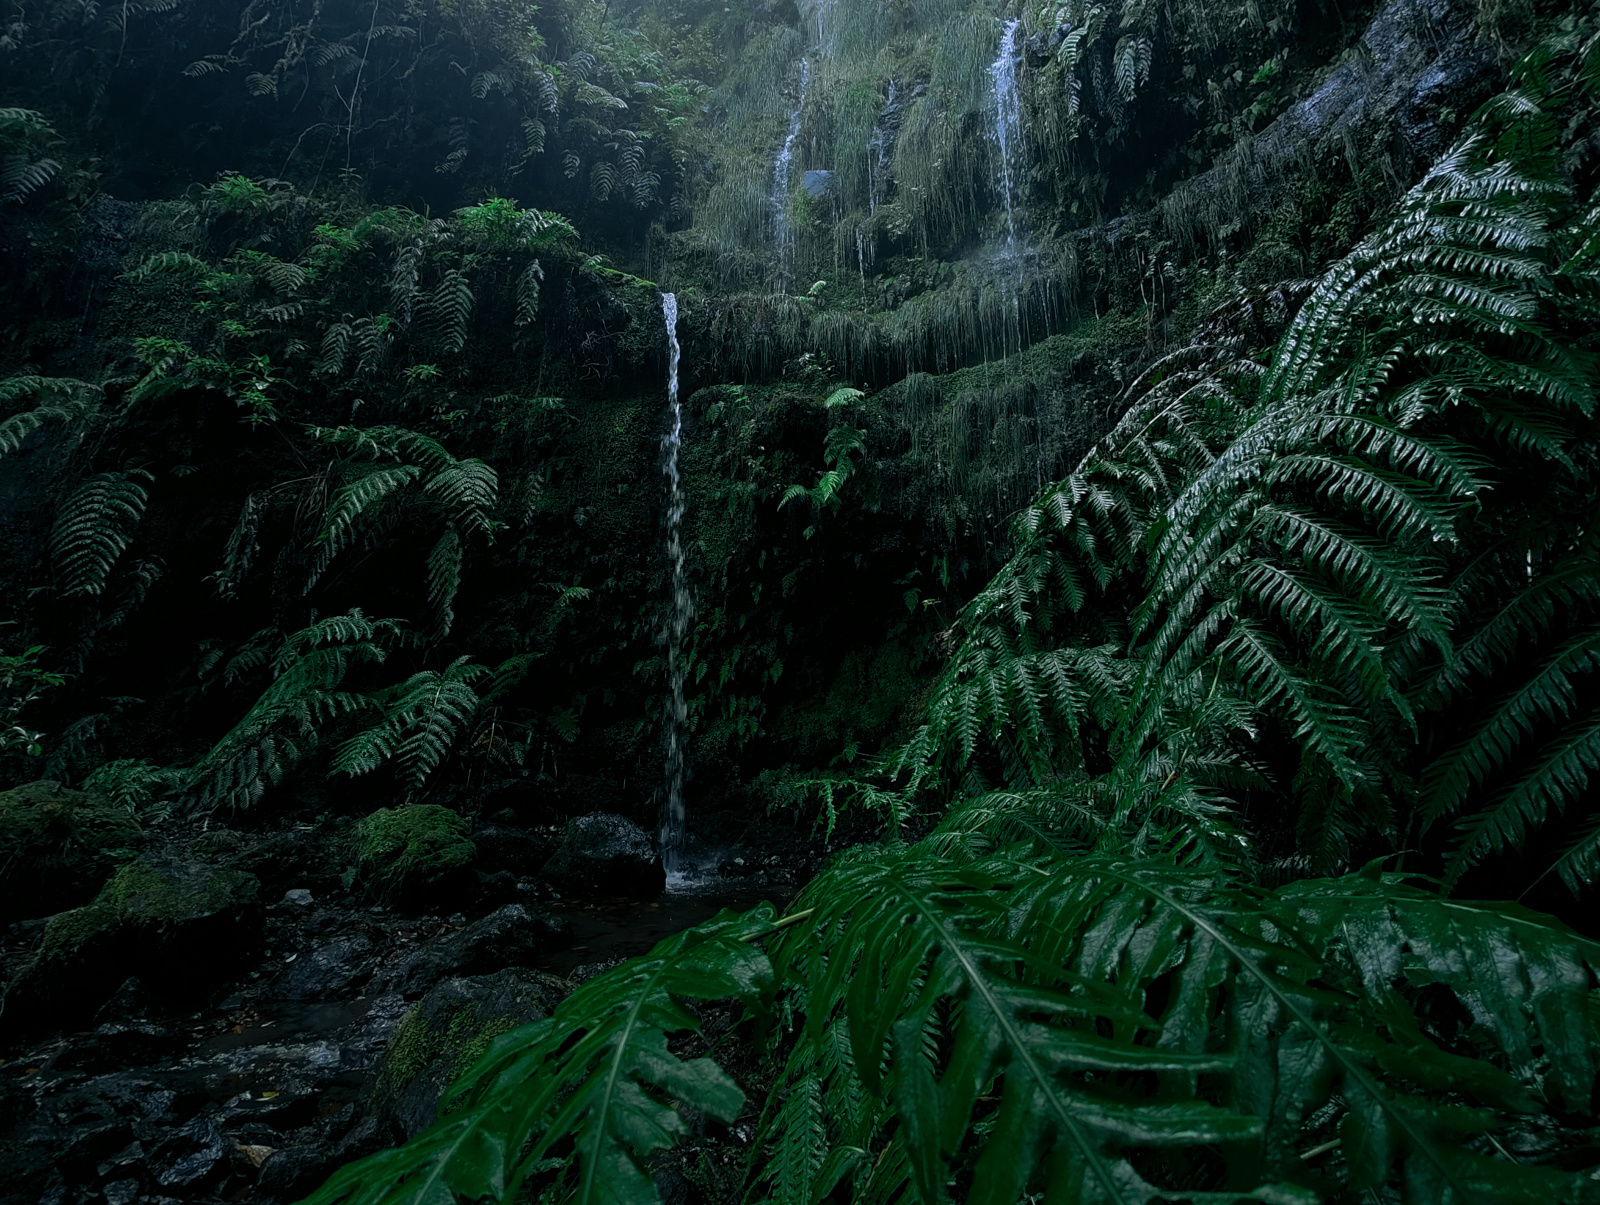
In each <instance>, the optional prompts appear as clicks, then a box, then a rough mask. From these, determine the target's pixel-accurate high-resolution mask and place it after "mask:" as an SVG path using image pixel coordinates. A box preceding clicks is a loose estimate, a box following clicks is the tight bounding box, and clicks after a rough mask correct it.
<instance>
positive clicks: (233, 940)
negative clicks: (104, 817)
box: [3, 855, 262, 1029]
mask: <svg viewBox="0 0 1600 1205" xmlns="http://www.w3.org/2000/svg"><path fill="white" fill-rule="evenodd" d="M261 919H262V909H261V906H260V900H259V899H258V895H257V890H256V880H255V878H254V877H253V876H251V875H248V874H246V873H245V872H243V871H240V870H231V869H222V868H218V867H215V866H207V865H204V864H201V863H195V862H188V861H184V860H170V859H163V858H160V857H157V856H153V855H152V856H147V857H144V858H140V859H139V860H137V861H134V862H130V863H128V864H127V865H126V866H124V867H122V869H120V870H119V871H117V873H116V874H115V875H114V876H113V877H112V879H111V881H110V882H108V883H107V884H106V885H105V886H104V887H103V888H101V890H100V893H99V894H98V895H97V896H95V898H94V901H93V902H92V903H89V904H86V905H84V906H83V907H82V908H74V909H72V910H70V911H67V912H62V913H59V914H57V915H56V916H54V917H52V918H51V919H50V922H49V924H47V925H46V926H45V927H44V934H43V936H42V937H41V938H40V941H39V946H38V948H37V949H36V950H35V951H34V954H33V956H32V958H31V959H29V961H28V962H27V963H26V964H24V966H23V967H22V968H21V970H20V971H18V973H17V976H16V978H14V979H13V980H12V982H11V984H10V985H9V986H8V987H7V989H6V995H5V1012H4V1018H3V1020H4V1024H5V1026H6V1028H7V1029H12V1028H14V1027H17V1026H22V1027H26V1026H28V1025H31V1024H38V1023H40V1022H49V1023H50V1024H52V1025H61V1024H67V1023H69V1022H73V1021H75V1020H77V1019H80V1018H86V1017H89V1016H92V1015H93V1014H94V1012H95V1011H96V1010H97V1009H98V1008H99V1007H100V1006H101V1005H102V1004H103V1003H104V1002H105V1001H106V1000H107V998H108V997H109V996H110V995H111V994H112V992H113V991H115V990H116V988H117V986H118V985H119V984H121V983H122V982H123V981H125V980H126V979H128V978H129V977H130V976H133V975H135V974H137V975H139V976H140V977H141V978H142V979H143V980H144V982H145V983H146V985H148V986H149V987H150V988H151V989H152V990H153V991H156V992H158V993H159V994H160V995H162V996H164V997H167V998H170V999H174V1000H177V999H182V998H184V997H188V996H192V995H194V994H196V993H200V992H204V991H205V990H206V989H207V988H209V987H210V986H212V985H213V984H215V983H217V982H220V981H221V980H222V979H224V978H226V977H227V976H228V974H229V973H230V972H231V971H233V970H234V969H235V968H236V967H238V966H240V965H241V964H243V963H244V962H245V961H246V960H247V959H248V958H249V957H250V956H251V954H253V953H254V951H255V948H256V946H257V945H258V943H259V937H260V930H261Z"/></svg>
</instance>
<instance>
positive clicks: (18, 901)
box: [0, 782, 144, 921]
mask: <svg viewBox="0 0 1600 1205" xmlns="http://www.w3.org/2000/svg"><path fill="white" fill-rule="evenodd" d="M143 838H144V833H143V831H142V830H141V829H140V827H139V824H138V822H137V821H135V820H134V819H133V817H132V816H129V815H128V814H127V813H126V812H124V811H122V810H120V809H118V808H116V807H113V806H111V805H110V804H108V803H106V801H105V800H103V799H101V798H100V797H98V796H96V795H89V794H85V793H84V792H81V791H68V790H63V789H62V788H61V787H60V786H58V785H57V784H56V783H53V782H31V783H28V784H26V785H25V786H20V787H16V788H14V789H12V790H10V791H4V792H0V920H8V921H9V920H18V919H21V918H23V917H29V916H48V915H50V914H51V913H54V912H59V911H60V910H61V909H63V908H70V907H72V906H73V905H75V904H81V903H83V902H84V901H85V900H88V899H91V898H93V896H94V894H95V892H96V891H97V890H98V889H99V888H100V886H101V885H102V884H103V883H104V882H105V881H106V878H107V876H108V875H110V874H111V872H112V870H113V869H114V868H115V867H116V866H117V864H118V863H119V862H122V861H126V860H127V859H128V858H130V857H132V856H133V854H134V852H135V849H136V847H137V846H138V845H139V844H140V842H141V841H142V840H143Z"/></svg>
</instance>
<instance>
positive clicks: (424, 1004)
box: [369, 968, 572, 1138]
mask: <svg viewBox="0 0 1600 1205" xmlns="http://www.w3.org/2000/svg"><path fill="white" fill-rule="evenodd" d="M571 990H572V986H571V984H569V983H567V982H566V980H564V979H558V978H557V977H556V976H554V975H548V974H545V973H543V972H540V971H530V970H525V969H522V968H513V969H511V970H506V971H500V972H498V973H496V974H493V975H479V976H476V977H474V978H470V979H446V980H445V981H444V982H443V983H440V984H438V985H437V986H436V987H434V988H433V990H431V991H430V992H429V993H428V994H427V995H426V996H424V997H423V998H422V999H421V1000H420V1001H418V1002H417V1005H416V1007H414V1008H413V1009H412V1010H411V1011H410V1012H408V1013H407V1014H406V1015H405V1018H404V1019H403V1020H402V1021H401V1022H400V1028H399V1029H398V1030H397V1031H396V1032H395V1035H394V1037H393V1038H391V1039H390V1041H389V1045H388V1046H387V1047H386V1048H385V1050H384V1053H383V1057H382V1059H381V1060H380V1061H379V1063H378V1066H377V1069H376V1073H375V1075H374V1077H373V1083H372V1088H371V1092H370V1099H369V1103H370V1104H371V1105H372V1106H373V1108H374V1110H375V1111H376V1112H378V1113H380V1114H382V1115H384V1116H387V1117H389V1118H390V1119H392V1120H393V1121H394V1122H395V1123H396V1124H397V1125H398V1126H399V1127H400V1128H401V1129H402V1130H403V1131H405V1134H406V1137H407V1138H411V1137H414V1136H415V1135H417V1134H419V1133H421V1132H422V1131H423V1130H425V1129H427V1128H428V1127H429V1126H431V1125H432V1124H433V1123H434V1122H435V1121H436V1120H437V1117H436V1116H435V1111H436V1109H437V1107H438V1104H439V1097H440V1096H442V1095H443V1094H444V1090H445V1088H446V1087H448V1086H449V1085H450V1084H451V1083H452V1082H454V1081H455V1079H456V1077H457V1076H459V1075H460V1074H461V1073H462V1072H463V1071H465V1070H466V1069H467V1068H468V1067H471V1066H472V1064H473V1063H475V1062H477V1061H478V1059H479V1058H481V1057H482V1056H483V1053H484V1052H485V1051H486V1050H488V1049H489V1044H490V1043H491V1042H493V1041H494V1040H495V1039H496V1038H497V1037H499V1036H500V1035H501V1034H503V1033H509V1032H511V1031H512V1030H513V1029H516V1028H517V1027H518V1026H521V1025H527V1024H530V1023H531V1022H534V1021H538V1020H542V1019H543V1018H544V1017H546V1016H548V1015H549V1014H550V1013H551V1011H553V1010H554V1009H555V1007H556V1005H557V1004H559V1003H560V1002H561V1001H562V1000H563V999H564V998H565V997H566V996H567V994H568V993H569V992H571Z"/></svg>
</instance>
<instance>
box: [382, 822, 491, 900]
mask: <svg viewBox="0 0 1600 1205" xmlns="http://www.w3.org/2000/svg"><path fill="white" fill-rule="evenodd" d="M355 844H356V871H357V874H358V875H359V877H360V879H361V882H362V884H363V885H364V887H365V888H366V890H367V892H368V894H369V895H372V896H375V897H379V898H384V899H393V898H399V897H409V896H414V895H416V894H417V893H418V892H420V891H425V890H426V889H427V888H428V887H430V886H432V885H433V884H436V883H438V882H439V880H441V879H443V878H445V877H446V876H448V875H450V874H451V873H452V872H454V871H458V870H461V869H463V868H465V867H466V866H467V865H468V864H470V863H471V862H472V860H473V858H475V857H476V856H477V852H478V851H477V848H476V847H475V846H474V845H473V844H472V842H471V841H469V840H467V822H466V820H465V819H463V818H462V817H461V816H459V815H457V814H456V813H455V812H452V811H451V810H450V809H449V808H445V807H440V806H439V805H438V804H434V803H414V804H411V805H409V806H407V807H401V808H379V809H378V810H377V811H375V812H373V813H372V815H370V816H368V817H367V818H366V819H365V820H363V821H361V822H360V823H359V824H358V825H356V831H355Z"/></svg>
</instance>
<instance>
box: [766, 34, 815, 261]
mask: <svg viewBox="0 0 1600 1205" xmlns="http://www.w3.org/2000/svg"><path fill="white" fill-rule="evenodd" d="M810 86H811V62H810V60H809V59H801V60H800V100H799V103H798V104H796V105H795V107H794V113H793V115H791V116H790V118H789V133H788V135H787V136H786V137H785V138H784V140H783V148H782V149H781V150H779V152H778V157H777V158H776V159H775V160H774V161H773V164H772V229H773V233H774V235H775V236H776V241H777V244H778V291H779V292H782V293H787V292H788V291H789V277H790V275H791V274H792V268H793V261H794V231H793V230H792V229H791V228H790V226H789V164H790V162H791V161H792V160H793V159H794V141H795V139H796V138H798V137H800V116H801V114H802V113H803V112H804V111H805V107H806V89H807V88H809V87H810Z"/></svg>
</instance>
